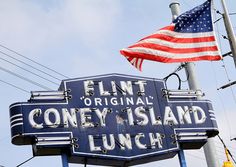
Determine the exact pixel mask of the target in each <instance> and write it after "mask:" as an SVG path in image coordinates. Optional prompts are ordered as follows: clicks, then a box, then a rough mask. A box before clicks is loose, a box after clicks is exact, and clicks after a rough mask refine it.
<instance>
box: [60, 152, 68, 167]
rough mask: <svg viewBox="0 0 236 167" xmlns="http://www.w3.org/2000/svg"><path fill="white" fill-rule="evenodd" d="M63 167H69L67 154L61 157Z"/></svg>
mask: <svg viewBox="0 0 236 167" xmlns="http://www.w3.org/2000/svg"><path fill="white" fill-rule="evenodd" d="M61 160H62V167H69V163H68V158H67V155H66V154H65V153H63V154H62V155H61Z"/></svg>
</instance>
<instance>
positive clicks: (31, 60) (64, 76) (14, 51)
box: [0, 44, 69, 79]
mask: <svg viewBox="0 0 236 167" xmlns="http://www.w3.org/2000/svg"><path fill="white" fill-rule="evenodd" d="M0 46H1V47H2V48H4V49H7V50H9V51H11V52H13V53H15V54H17V55H18V56H21V57H23V58H25V59H27V60H29V61H31V62H33V63H35V64H37V65H39V66H41V67H43V68H45V69H47V70H49V71H52V72H54V73H56V74H58V75H60V76H62V77H65V78H67V79H68V78H69V77H67V76H65V75H63V74H61V73H59V72H57V71H55V70H53V69H51V68H49V67H47V66H45V65H43V64H41V63H38V62H36V61H35V60H32V59H30V58H28V57H26V56H24V55H22V54H20V53H19V52H16V51H14V50H12V49H10V48H8V47H6V46H4V45H2V44H0Z"/></svg>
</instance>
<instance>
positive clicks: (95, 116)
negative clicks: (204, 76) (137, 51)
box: [10, 74, 218, 165]
mask: <svg viewBox="0 0 236 167" xmlns="http://www.w3.org/2000/svg"><path fill="white" fill-rule="evenodd" d="M199 95H201V92H200V91H183V90H178V91H171V90H167V89H166V87H165V84H164V82H163V81H162V80H158V79H153V78H144V77H134V76H127V75H120V74H109V75H102V76H95V77H86V78H78V79H69V80H64V81H62V83H61V86H60V88H59V91H52V92H32V95H31V98H30V100H29V101H28V102H26V103H15V104H12V105H11V106H10V121H11V131H12V143H13V144H17V145H24V144H30V145H31V144H32V145H33V150H34V154H35V155H57V154H61V152H66V153H67V155H68V158H69V161H70V162H75V163H85V162H86V163H88V164H102V165H122V164H124V163H126V164H127V165H134V164H140V163H145V162H150V161H154V160H159V159H166V158H170V157H173V156H174V155H176V153H177V152H178V151H179V149H180V147H181V148H186V149H194V148H200V147H201V146H202V145H203V144H204V143H205V142H206V140H207V138H208V137H211V136H215V135H216V134H217V133H218V129H217V125H216V120H215V116H214V112H213V109H212V105H211V103H210V102H209V101H206V100H201V101H199V100H197V96H199Z"/></svg>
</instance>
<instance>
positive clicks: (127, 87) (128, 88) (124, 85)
mask: <svg viewBox="0 0 236 167" xmlns="http://www.w3.org/2000/svg"><path fill="white" fill-rule="evenodd" d="M120 85H121V89H122V94H123V95H126V94H127V93H128V94H129V95H133V94H134V93H133V87H132V82H131V81H126V82H125V81H120Z"/></svg>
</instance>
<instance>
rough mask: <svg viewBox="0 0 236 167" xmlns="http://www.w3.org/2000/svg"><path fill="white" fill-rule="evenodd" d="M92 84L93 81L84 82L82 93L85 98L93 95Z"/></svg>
mask: <svg viewBox="0 0 236 167" xmlns="http://www.w3.org/2000/svg"><path fill="white" fill-rule="evenodd" d="M93 86H94V82H93V81H91V80H90V81H84V91H85V95H86V96H92V95H93V94H94V88H93Z"/></svg>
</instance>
